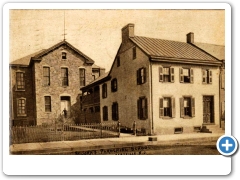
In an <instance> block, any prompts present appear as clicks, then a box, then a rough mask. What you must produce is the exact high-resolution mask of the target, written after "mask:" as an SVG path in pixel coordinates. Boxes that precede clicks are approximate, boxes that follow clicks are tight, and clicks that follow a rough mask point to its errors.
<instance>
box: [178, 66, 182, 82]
mask: <svg viewBox="0 0 240 180" xmlns="http://www.w3.org/2000/svg"><path fill="white" fill-rule="evenodd" d="M179 74H180V82H183V68H180V69H179Z"/></svg>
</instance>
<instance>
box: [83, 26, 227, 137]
mask: <svg viewBox="0 0 240 180" xmlns="http://www.w3.org/2000/svg"><path fill="white" fill-rule="evenodd" d="M193 38H194V37H193V33H189V34H187V42H178V41H170V40H163V39H156V38H148V37H140V36H135V34H134V24H128V25H126V26H125V27H123V28H122V43H121V45H120V47H119V49H118V51H117V53H116V57H115V59H114V62H113V64H112V67H111V69H110V71H109V73H107V74H105V76H103V77H100V78H99V79H96V80H95V81H93V82H91V83H90V84H89V85H87V86H85V87H83V88H81V90H82V91H83V97H82V98H83V101H82V109H83V110H84V111H85V112H90V113H92V114H94V113H95V112H94V105H95V104H98V105H97V106H99V107H100V108H98V109H99V110H98V111H99V112H98V118H99V119H98V120H97V121H98V122H105V121H106V122H114V121H120V123H121V125H122V126H123V127H126V128H130V129H131V128H133V124H134V125H135V124H136V127H137V129H138V131H141V132H144V133H146V134H173V133H189V132H194V131H199V130H201V129H202V127H203V126H205V125H210V126H213V125H214V126H216V127H217V128H219V126H220V119H221V118H220V115H219V111H220V107H219V104H220V100H219V99H220V98H219V96H220V90H219V87H220V81H219V74H220V69H221V65H222V62H221V61H219V60H218V59H217V58H216V57H214V56H212V55H210V54H209V53H207V52H205V51H203V50H202V49H200V48H198V47H196V46H195V45H193ZM95 89H96V91H95ZM94 95H97V97H98V98H97V99H96V101H95V102H94V101H91V102H90V101H84V99H89V98H90V96H91V97H93V96H94ZM91 99H92V98H91ZM86 121H91V119H87V118H86ZM206 130H208V129H206Z"/></svg>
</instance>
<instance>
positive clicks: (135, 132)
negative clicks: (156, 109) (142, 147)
mask: <svg viewBox="0 0 240 180" xmlns="http://www.w3.org/2000/svg"><path fill="white" fill-rule="evenodd" d="M133 135H135V136H137V123H136V121H134V122H133Z"/></svg>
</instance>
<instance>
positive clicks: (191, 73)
mask: <svg viewBox="0 0 240 180" xmlns="http://www.w3.org/2000/svg"><path fill="white" fill-rule="evenodd" d="M190 83H193V69H190Z"/></svg>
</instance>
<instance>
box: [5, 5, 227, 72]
mask: <svg viewBox="0 0 240 180" xmlns="http://www.w3.org/2000/svg"><path fill="white" fill-rule="evenodd" d="M64 13H65V34H66V35H65V39H66V40H67V41H68V42H69V43H70V44H72V45H73V46H75V47H76V48H78V49H79V50H80V51H81V52H83V53H84V54H86V55H87V56H89V57H90V58H92V59H93V60H94V61H95V63H96V65H99V66H101V67H104V68H106V71H108V70H109V69H110V68H111V65H112V62H113V60H114V57H115V55H116V53H117V50H118V48H119V46H120V43H121V29H122V27H124V26H125V25H126V24H128V23H133V24H135V29H134V33H135V35H137V36H145V37H153V38H160V39H168V40H174V41H183V42H185V41H186V34H187V33H189V32H193V33H194V40H195V42H203V43H210V44H219V45H224V44H225V19H224V18H225V12H224V10H153V9H152V10H150V9H149V10H126V9H124V10H113V9H111V10H93V9H92V10H90V9H85V10H69V9H68V10H58V9H56V10H39V9H38V10H37V9H35V10H34V9H31V10H10V28H9V31H10V32H9V35H10V62H11V61H13V60H16V59H19V58H21V57H24V56H27V55H29V54H31V53H34V52H36V51H39V50H41V49H47V48H49V47H51V46H52V45H54V44H56V43H58V42H60V41H62V40H63V39H64V36H63V34H64Z"/></svg>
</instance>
